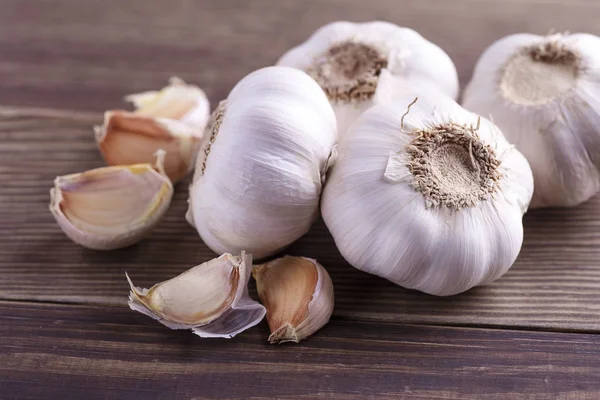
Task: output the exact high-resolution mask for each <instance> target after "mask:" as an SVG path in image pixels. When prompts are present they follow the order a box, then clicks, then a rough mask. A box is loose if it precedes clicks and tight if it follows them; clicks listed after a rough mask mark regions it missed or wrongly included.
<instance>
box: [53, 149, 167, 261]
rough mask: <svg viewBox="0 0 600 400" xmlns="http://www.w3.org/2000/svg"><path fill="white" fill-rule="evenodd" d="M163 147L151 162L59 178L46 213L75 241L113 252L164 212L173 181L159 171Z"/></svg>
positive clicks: (132, 240) (148, 229) (140, 235)
mask: <svg viewBox="0 0 600 400" xmlns="http://www.w3.org/2000/svg"><path fill="white" fill-rule="evenodd" d="M164 156H165V154H164V151H159V152H158V153H157V161H156V164H155V165H154V166H152V165H150V164H136V165H128V166H117V167H104V168H97V169H92V170H89V171H86V172H81V173H77V174H71V175H65V176H59V177H57V178H56V179H55V181H54V188H52V189H51V190H50V211H51V212H52V215H53V216H54V218H55V219H56V222H57V223H58V225H59V226H60V228H61V229H62V230H63V232H64V233H65V234H66V235H67V236H68V237H69V238H70V239H71V240H72V241H74V242H75V243H77V244H80V245H82V246H84V247H87V248H90V249H94V250H114V249H118V248H122V247H128V246H131V245H132V244H135V243H137V242H138V241H140V240H142V239H143V238H145V237H146V236H148V235H149V234H150V232H151V231H152V229H153V228H154V227H155V226H156V224H157V223H158V222H159V221H160V219H161V218H162V216H163V215H164V214H165V213H166V212H167V210H168V208H169V204H170V203H171V198H172V196H173V185H172V184H171V181H170V180H169V178H168V177H167V176H166V174H165V171H164V169H163V165H164Z"/></svg>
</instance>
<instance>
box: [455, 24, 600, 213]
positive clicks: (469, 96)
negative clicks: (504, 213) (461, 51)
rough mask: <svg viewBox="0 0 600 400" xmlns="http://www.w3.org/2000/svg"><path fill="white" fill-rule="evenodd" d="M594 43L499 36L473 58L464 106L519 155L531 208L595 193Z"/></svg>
mask: <svg viewBox="0 0 600 400" xmlns="http://www.w3.org/2000/svg"><path fill="white" fill-rule="evenodd" d="M598 48H600V37H598V36H594V35H590V34H581V33H578V34H572V35H568V34H553V35H549V36H545V37H544V36H538V35H533V34H525V33H521V34H514V35H509V36H507V37H504V38H502V39H500V40H498V41H496V42H495V43H493V44H492V45H491V46H490V47H488V48H487V49H486V50H485V52H484V53H483V54H482V55H481V57H480V58H479V60H478V62H477V65H476V66H475V70H474V72H473V77H472V79H471V81H470V82H469V84H468V85H467V87H466V89H465V93H464V96H463V106H464V107H465V108H467V109H469V110H471V111H474V112H476V113H479V114H481V115H484V116H488V115H491V117H492V118H493V119H494V122H495V123H496V124H497V125H498V126H499V127H500V129H502V132H503V133H504V135H505V136H506V138H507V139H508V140H509V141H510V142H511V143H513V144H514V145H515V146H516V147H517V149H519V151H521V152H522V153H523V155H525V157H526V158H527V160H528V161H529V164H530V165H531V169H532V170H533V176H534V181H535V191H534V193H533V199H532V201H531V207H532V208H533V207H552V206H560V207H571V206H576V205H578V204H580V203H583V202H585V201H587V200H588V199H589V198H591V197H592V196H594V195H595V194H596V193H597V192H598V191H599V190H600V156H599V154H600V86H599V85H598V82H599V81H600V52H598Z"/></svg>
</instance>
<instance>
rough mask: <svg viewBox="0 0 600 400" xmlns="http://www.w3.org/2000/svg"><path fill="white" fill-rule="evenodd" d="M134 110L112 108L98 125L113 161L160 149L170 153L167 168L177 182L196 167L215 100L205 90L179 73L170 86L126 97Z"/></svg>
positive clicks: (139, 158) (146, 156) (142, 157)
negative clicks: (212, 102) (184, 78)
mask: <svg viewBox="0 0 600 400" xmlns="http://www.w3.org/2000/svg"><path fill="white" fill-rule="evenodd" d="M125 99H126V100H127V101H131V102H133V104H134V106H135V107H136V110H135V111H133V112H129V111H122V110H113V111H107V112H106V113H105V114H104V123H103V125H102V126H99V127H95V131H96V141H97V143H98V147H99V149H100V151H101V153H102V156H103V157H104V160H105V161H106V162H107V163H108V164H109V165H129V164H138V163H144V162H149V160H151V159H152V157H153V154H154V153H155V152H156V150H157V149H159V148H161V149H164V150H165V151H166V152H167V156H166V159H165V170H166V172H167V175H168V176H169V178H170V179H171V180H172V181H173V182H177V181H179V180H181V179H182V178H183V177H184V176H185V175H186V174H187V173H188V172H190V171H191V170H192V169H193V168H194V164H195V161H196V156H197V154H198V149H199V146H200V142H201V139H202V134H203V132H204V129H205V127H206V123H207V122H208V118H209V114H210V105H209V102H208V99H207V98H206V95H205V94H204V92H203V91H202V90H201V89H200V88H198V87H197V86H194V85H188V84H186V83H185V82H183V81H182V80H181V79H179V78H171V80H170V83H169V86H167V87H165V88H164V89H162V90H160V91H149V92H143V93H137V94H132V95H129V96H127V97H125Z"/></svg>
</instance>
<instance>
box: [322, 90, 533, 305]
mask: <svg viewBox="0 0 600 400" xmlns="http://www.w3.org/2000/svg"><path fill="white" fill-rule="evenodd" d="M337 151H338V157H337V160H336V163H335V164H334V166H333V167H332V170H331V173H330V175H329V176H328V178H327V185H326V186H325V189H324V191H323V196H322V199H321V213H322V215H323V220H324V221H325V224H326V225H327V227H328V229H329V231H330V232H331V234H332V236H333V238H334V240H335V243H336V246H337V248H338V249H339V251H340V253H341V254H342V256H343V257H344V258H345V259H346V260H347V261H348V262H349V263H350V264H351V265H353V266H354V267H356V268H358V269H360V270H362V271H365V272H369V273H372V274H375V275H379V276H381V277H383V278H386V279H388V280H390V281H392V282H394V283H396V284H398V285H400V286H403V287H406V288H410V289H416V290H420V291H423V292H425V293H429V294H433V295H438V296H448V295H453V294H457V293H460V292H463V291H466V290H468V289H470V288H472V287H474V286H477V285H483V284H487V283H490V282H492V281H494V280H495V279H498V278H499V277H501V276H502V275H503V274H504V273H506V272H507V270H508V269H509V268H510V267H511V266H512V265H513V263H514V262H515V259H516V258H517V255H518V254H519V251H520V249H521V244H522V242H523V223H522V216H523V214H524V213H525V211H526V210H527V207H528V204H529V201H530V200H531V195H532V193H533V176H532V173H531V169H530V168H529V165H528V164H527V161H526V159H525V157H523V155H522V154H521V153H520V152H519V151H518V150H516V149H515V148H514V146H512V145H511V144H510V143H508V142H507V141H506V139H505V138H504V136H503V135H502V132H501V131H500V130H499V129H498V128H497V127H496V126H495V125H493V124H492V123H491V122H490V121H488V120H486V119H484V118H481V117H479V116H477V115H476V114H473V113H470V112H468V111H467V110H465V109H463V108H462V107H460V106H459V105H458V104H456V103H455V102H454V101H452V100H451V99H449V98H448V97H445V96H440V97H428V96H424V97H419V98H418V99H417V100H416V101H415V98H414V97H407V98H401V99H399V100H397V101H394V102H391V103H389V104H386V105H377V106H374V107H372V108H371V109H370V110H368V111H366V112H365V113H364V114H363V115H362V116H361V117H360V118H359V119H358V120H357V121H356V123H355V124H354V125H353V126H352V128H351V129H350V131H349V132H348V133H347V136H346V139H345V140H344V141H343V142H341V143H340V144H339V145H338V147H337Z"/></svg>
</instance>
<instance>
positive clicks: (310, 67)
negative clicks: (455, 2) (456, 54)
mask: <svg viewBox="0 0 600 400" xmlns="http://www.w3.org/2000/svg"><path fill="white" fill-rule="evenodd" d="M277 65H283V66H288V67H293V68H298V69H301V70H303V71H305V72H307V73H308V74H309V75H311V76H312V77H313V78H314V79H315V80H316V81H317V83H319V84H320V85H321V87H322V88H323V90H325V92H326V93H327V95H328V97H329V99H330V101H331V104H332V106H333V108H334V111H335V113H336V117H337V122H338V131H339V133H340V136H342V135H344V132H346V131H347V129H348V128H349V126H350V125H351V124H352V122H354V120H355V119H356V118H358V116H359V115H360V114H362V112H364V111H365V110H366V109H368V108H369V107H371V106H372V105H373V104H378V103H385V102H387V101H389V100H393V98H395V97H398V96H399V95H401V94H403V93H405V91H406V90H409V89H415V88H416V89H419V90H420V89H421V88H422V87H433V88H437V89H438V90H439V91H440V92H441V93H443V94H444V95H446V96H449V97H451V98H453V99H456V97H457V96H458V75H457V73H456V68H455V66H454V63H453V62H452V60H451V59H450V57H449V56H448V54H446V53H445V52H444V50H442V49H441V48H440V47H438V46H437V45H435V44H433V43H432V42H430V41H428V40H426V39H425V38H423V37H422V36H421V35H420V34H419V33H417V32H415V31H414V30H412V29H409V28H402V27H399V26H397V25H394V24H391V23H389V22H382V21H372V22H363V23H352V22H346V21H337V22H332V23H329V24H327V25H324V26H322V27H321V28H319V29H318V30H316V31H315V32H314V33H313V34H312V35H311V36H310V37H309V38H308V39H307V40H306V41H305V42H304V43H302V44H300V45H298V46H296V47H294V48H292V49H290V50H288V51H287V52H286V53H285V54H284V55H283V56H282V57H281V58H280V59H279V61H277Z"/></svg>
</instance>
